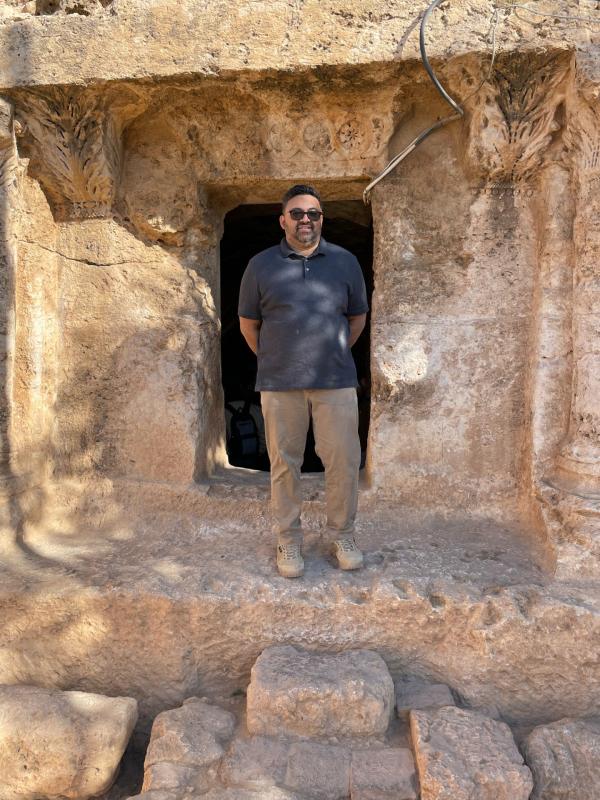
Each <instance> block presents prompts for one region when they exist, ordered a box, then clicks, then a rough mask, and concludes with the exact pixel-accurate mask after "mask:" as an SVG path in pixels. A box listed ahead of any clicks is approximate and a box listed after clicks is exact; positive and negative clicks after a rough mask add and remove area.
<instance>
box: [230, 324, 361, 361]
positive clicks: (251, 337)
mask: <svg viewBox="0 0 600 800" xmlns="http://www.w3.org/2000/svg"><path fill="white" fill-rule="evenodd" d="M363 324H364V323H363ZM261 325H262V320H260V319H249V318H248V317H240V331H241V332H242V336H243V337H244V339H245V340H246V344H247V345H248V347H249V348H250V350H252V352H253V353H254V355H256V351H257V350H258V332H259V330H260V326H261Z"/></svg>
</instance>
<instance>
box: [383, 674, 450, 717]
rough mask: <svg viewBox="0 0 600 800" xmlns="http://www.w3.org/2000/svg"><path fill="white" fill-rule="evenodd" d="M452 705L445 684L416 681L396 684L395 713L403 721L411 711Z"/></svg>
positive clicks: (448, 690)
mask: <svg viewBox="0 0 600 800" xmlns="http://www.w3.org/2000/svg"><path fill="white" fill-rule="evenodd" d="M454 705H456V703H455V702H454V697H453V696H452V692H451V691H450V689H449V688H448V686H446V684H445V683H426V682H425V681H419V680H416V679H415V680H406V681H398V683H396V713H397V714H398V716H399V717H402V718H404V719H406V718H408V715H409V713H410V711H412V710H415V711H420V710H424V709H433V708H442V707H443V706H454Z"/></svg>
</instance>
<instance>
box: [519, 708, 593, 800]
mask: <svg viewBox="0 0 600 800" xmlns="http://www.w3.org/2000/svg"><path fill="white" fill-rule="evenodd" d="M524 750H525V759H526V761H527V764H528V765H529V767H530V769H531V771H532V772H533V778H534V790H533V794H532V795H531V800H597V799H598V797H600V723H599V722H598V721H596V720H573V719H562V720H560V721H559V722H554V723H552V724H551V725H540V726H539V727H537V728H535V729H534V730H533V731H532V732H531V733H530V734H529V736H528V737H527V738H526V740H525V743H524Z"/></svg>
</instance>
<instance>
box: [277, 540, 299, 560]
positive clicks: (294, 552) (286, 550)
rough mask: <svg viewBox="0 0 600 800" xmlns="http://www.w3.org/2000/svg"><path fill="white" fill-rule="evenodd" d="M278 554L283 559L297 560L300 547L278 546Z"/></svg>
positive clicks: (290, 545) (293, 545)
mask: <svg viewBox="0 0 600 800" xmlns="http://www.w3.org/2000/svg"><path fill="white" fill-rule="evenodd" d="M279 552H280V553H281V555H282V556H283V557H284V558H285V559H288V558H292V559H293V558H299V556H300V546H299V545H297V544H280V545H279Z"/></svg>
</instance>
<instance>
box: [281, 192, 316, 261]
mask: <svg viewBox="0 0 600 800" xmlns="http://www.w3.org/2000/svg"><path fill="white" fill-rule="evenodd" d="M279 224H280V225H281V227H282V228H283V230H284V232H285V238H286V239H287V240H288V242H289V244H290V245H291V246H292V247H298V248H306V247H310V246H311V245H315V246H316V245H317V244H318V243H319V239H320V238H321V228H322V226H323V212H322V211H321V198H320V196H319V193H318V192H317V190H316V189H313V187H312V186H305V185H303V184H300V183H298V184H296V185H295V186H292V187H291V188H290V189H288V190H287V192H286V193H285V194H284V195H283V198H282V200H281V216H280V217H279Z"/></svg>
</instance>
